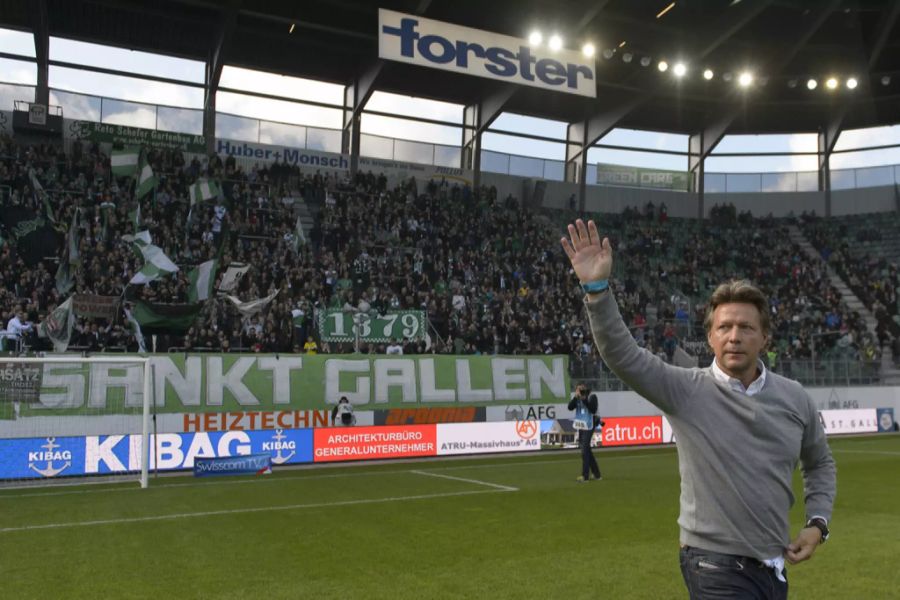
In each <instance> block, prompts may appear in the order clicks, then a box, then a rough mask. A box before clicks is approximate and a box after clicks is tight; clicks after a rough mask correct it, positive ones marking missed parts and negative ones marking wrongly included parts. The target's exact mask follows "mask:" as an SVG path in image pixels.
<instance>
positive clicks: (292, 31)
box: [288, 23, 297, 33]
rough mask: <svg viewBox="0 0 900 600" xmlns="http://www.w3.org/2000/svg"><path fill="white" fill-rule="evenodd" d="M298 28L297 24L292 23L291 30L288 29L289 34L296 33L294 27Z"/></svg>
mask: <svg viewBox="0 0 900 600" xmlns="http://www.w3.org/2000/svg"><path fill="white" fill-rule="evenodd" d="M296 26H297V24H296V23H291V28H290V29H288V33H294V27H296Z"/></svg>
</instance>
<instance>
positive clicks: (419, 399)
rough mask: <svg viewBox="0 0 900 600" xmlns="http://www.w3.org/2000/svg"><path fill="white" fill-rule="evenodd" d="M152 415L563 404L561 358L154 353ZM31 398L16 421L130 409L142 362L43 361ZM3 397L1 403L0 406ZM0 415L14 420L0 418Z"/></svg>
mask: <svg viewBox="0 0 900 600" xmlns="http://www.w3.org/2000/svg"><path fill="white" fill-rule="evenodd" d="M150 362H151V372H152V373H153V376H152V377H153V381H152V383H153V393H154V400H155V403H156V412H158V413H192V412H220V411H247V410H251V411H257V410H322V409H329V408H331V407H332V406H333V405H334V404H335V403H336V402H337V400H338V399H339V398H340V397H341V396H347V398H348V399H349V400H350V402H351V403H353V404H354V405H355V406H356V407H357V408H363V409H366V410H372V409H381V408H416V407H434V406H459V405H461V404H472V405H490V404H494V403H499V404H503V405H506V404H510V403H516V404H558V403H562V402H566V401H567V400H568V392H569V376H568V357H566V356H555V355H547V356H456V355H441V356H438V355H419V356H387V355H359V354H344V355H341V354H332V355H323V354H318V355H296V354H294V355H291V354H280V355H240V354H199V355H191V354H187V355H183V354H178V355H174V354H173V355H154V356H153V357H151V360H150ZM40 368H41V370H42V372H41V373H40V377H39V378H36V379H35V380H36V381H39V382H40V383H39V386H40V393H39V397H38V399H37V401H36V402H32V403H30V404H27V405H25V404H22V405H21V406H20V407H19V410H20V411H21V413H20V415H19V416H21V417H28V416H38V415H42V416H49V415H95V416H99V415H103V414H117V413H121V412H128V413H134V412H135V409H136V408H138V407H140V406H142V404H143V403H142V393H143V366H142V365H140V364H134V365H129V364H127V363H124V364H123V363H95V362H91V363H80V364H71V363H44V364H42V365H40ZM3 408H6V403H0V409H3ZM2 418H4V419H10V418H17V417H16V416H13V415H12V414H3V415H2Z"/></svg>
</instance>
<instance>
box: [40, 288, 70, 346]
mask: <svg viewBox="0 0 900 600" xmlns="http://www.w3.org/2000/svg"><path fill="white" fill-rule="evenodd" d="M74 327H75V311H74V310H72V296H69V299H68V300H66V301H65V302H63V303H62V304H60V305H59V306H57V307H56V308H55V309H54V310H53V312H51V313H50V314H49V315H47V318H46V320H44V322H43V323H41V324H40V327H39V331H38V333H39V335H40V334H43V335H44V336H46V337H48V338H50V340H51V341H52V342H53V351H54V352H65V351H66V349H67V348H68V347H69V338H71V337H72V329H73V328H74Z"/></svg>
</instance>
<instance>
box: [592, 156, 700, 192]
mask: <svg viewBox="0 0 900 600" xmlns="http://www.w3.org/2000/svg"><path fill="white" fill-rule="evenodd" d="M597 183H599V184H601V185H621V186H626V187H640V188H653V189H657V190H678V191H682V192H687V191H690V189H691V176H690V173H687V172H685V171H662V170H660V169H642V168H640V167H626V166H623V165H608V164H604V163H598V164H597Z"/></svg>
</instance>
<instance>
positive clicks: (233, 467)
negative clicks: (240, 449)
mask: <svg viewBox="0 0 900 600" xmlns="http://www.w3.org/2000/svg"><path fill="white" fill-rule="evenodd" d="M271 472H272V457H271V456H270V455H268V454H248V455H246V456H228V457H221V458H218V457H217V458H198V459H197V460H195V461H194V477H209V476H216V475H262V474H269V473H271Z"/></svg>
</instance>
